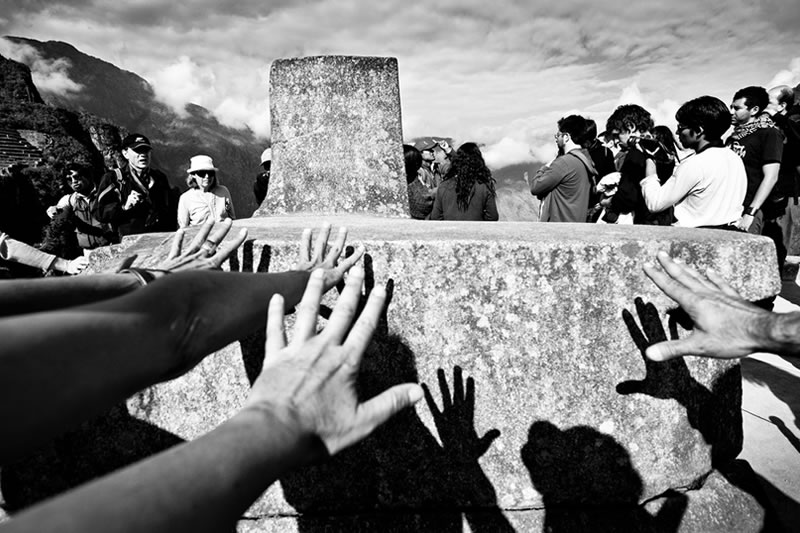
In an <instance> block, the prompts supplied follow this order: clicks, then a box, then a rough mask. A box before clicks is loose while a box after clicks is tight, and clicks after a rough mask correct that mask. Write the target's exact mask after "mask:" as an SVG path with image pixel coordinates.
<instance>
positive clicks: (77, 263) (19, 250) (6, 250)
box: [0, 232, 88, 274]
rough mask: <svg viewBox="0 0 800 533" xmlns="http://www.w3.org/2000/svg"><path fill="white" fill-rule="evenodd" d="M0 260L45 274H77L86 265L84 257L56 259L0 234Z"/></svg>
mask: <svg viewBox="0 0 800 533" xmlns="http://www.w3.org/2000/svg"><path fill="white" fill-rule="evenodd" d="M0 259H3V260H6V261H13V262H15V263H19V264H21V265H27V266H30V267H34V268H39V269H41V270H43V271H45V272H47V271H49V270H57V271H59V272H63V273H65V274H79V273H80V272H82V271H83V270H84V269H85V268H86V265H87V264H88V263H87V260H86V258H85V257H78V258H75V259H63V258H61V257H56V256H54V255H52V254H48V253H45V252H43V251H41V250H39V249H38V248H34V247H33V246H30V245H28V244H25V243H24V242H20V241H17V240H15V239H12V238H10V237H9V236H8V235H6V234H5V233H2V232H0Z"/></svg>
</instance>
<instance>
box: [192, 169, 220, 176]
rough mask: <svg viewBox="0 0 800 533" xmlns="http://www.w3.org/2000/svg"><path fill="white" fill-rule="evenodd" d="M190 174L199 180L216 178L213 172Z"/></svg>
mask: <svg viewBox="0 0 800 533" xmlns="http://www.w3.org/2000/svg"><path fill="white" fill-rule="evenodd" d="M192 174H193V175H195V176H197V177H200V178H213V177H214V176H216V173H215V172H214V171H213V170H198V171H197V172H192Z"/></svg>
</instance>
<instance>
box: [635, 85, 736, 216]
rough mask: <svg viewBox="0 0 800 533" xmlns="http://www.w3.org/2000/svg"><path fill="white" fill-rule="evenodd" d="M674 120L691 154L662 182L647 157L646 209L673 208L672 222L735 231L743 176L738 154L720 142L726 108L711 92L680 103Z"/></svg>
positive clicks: (725, 124)
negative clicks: (710, 94)
mask: <svg viewBox="0 0 800 533" xmlns="http://www.w3.org/2000/svg"><path fill="white" fill-rule="evenodd" d="M675 118H676V119H677V121H678V128H677V133H678V138H679V140H680V142H681V144H682V145H683V146H684V147H685V148H690V149H692V150H694V151H695V154H694V155H692V156H690V157H689V158H687V159H685V160H684V161H683V162H682V163H681V164H680V165H679V166H678V167H677V168H676V169H675V172H674V174H673V175H672V177H671V178H670V179H668V180H667V181H666V182H665V183H664V184H663V185H661V184H659V180H658V176H657V175H656V170H655V163H654V162H653V161H652V160H648V162H647V172H646V176H647V177H646V178H644V179H643V180H642V181H641V182H640V185H641V187H642V195H643V196H644V199H645V203H646V204H647V208H648V209H649V210H650V211H652V212H658V211H661V210H663V209H666V208H668V207H670V206H675V218H677V222H676V223H675V225H676V226H682V227H691V228H698V227H704V228H717V229H736V228H735V227H734V223H736V222H737V221H738V220H739V218H740V217H741V216H742V203H743V201H744V196H745V193H746V191H747V174H746V172H745V169H744V163H742V160H741V158H740V157H738V156H737V155H736V154H735V153H734V152H733V151H732V150H729V149H727V148H725V147H724V146H723V144H722V135H723V134H724V133H725V132H726V131H727V130H728V128H729V127H730V124H731V114H730V112H729V111H728V106H727V105H725V103H724V102H723V101H722V100H720V99H718V98H715V97H713V96H701V97H700V98H695V99H694V100H690V101H688V102H686V103H685V104H683V105H682V106H681V108H680V109H678V112H677V113H676V114H675Z"/></svg>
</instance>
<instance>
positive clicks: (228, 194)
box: [222, 187, 236, 219]
mask: <svg viewBox="0 0 800 533" xmlns="http://www.w3.org/2000/svg"><path fill="white" fill-rule="evenodd" d="M222 190H223V194H222V195H223V196H224V197H225V199H226V200H227V202H226V204H225V205H226V207H227V211H228V217H229V218H232V219H235V218H236V211H235V210H234V208H233V198H232V197H231V191H229V190H228V188H227V187H223V188H222Z"/></svg>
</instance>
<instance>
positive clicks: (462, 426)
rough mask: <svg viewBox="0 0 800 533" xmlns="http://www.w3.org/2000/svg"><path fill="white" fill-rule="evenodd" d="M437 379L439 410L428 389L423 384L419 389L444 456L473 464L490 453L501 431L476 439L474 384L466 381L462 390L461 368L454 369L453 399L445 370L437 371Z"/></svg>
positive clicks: (487, 433)
mask: <svg viewBox="0 0 800 533" xmlns="http://www.w3.org/2000/svg"><path fill="white" fill-rule="evenodd" d="M437 377H438V378H439V390H440V392H441V395H442V409H441V410H439V407H438V406H437V405H436V401H435V400H434V399H433V396H432V395H431V391H430V389H429V388H428V386H427V385H426V384H424V383H423V384H422V389H423V391H424V392H425V401H426V402H427V403H428V408H429V409H430V410H431V414H432V415H433V421H434V423H435V424H436V431H437V432H438V433H439V439H440V440H441V441H442V447H443V449H444V452H445V454H446V455H448V456H449V457H450V458H452V459H454V460H456V461H458V462H461V463H467V462H473V461H476V460H477V459H478V458H479V457H481V456H483V454H485V453H486V452H487V451H488V450H489V447H490V446H491V445H492V442H494V440H495V439H496V438H497V437H499V436H500V431H499V430H497V429H492V430H490V431H487V432H486V434H485V435H484V436H483V437H478V433H477V432H476V431H475V381H474V380H473V379H472V378H471V377H469V378H467V388H466V390H465V389H464V379H463V377H462V370H461V367H460V366H455V367H453V395H452V397H451V396H450V388H449V386H448V385H447V378H446V377H445V375H444V369H442V368H440V369H439V370H438V371H437Z"/></svg>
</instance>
